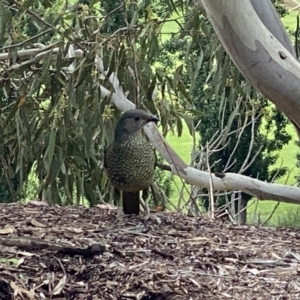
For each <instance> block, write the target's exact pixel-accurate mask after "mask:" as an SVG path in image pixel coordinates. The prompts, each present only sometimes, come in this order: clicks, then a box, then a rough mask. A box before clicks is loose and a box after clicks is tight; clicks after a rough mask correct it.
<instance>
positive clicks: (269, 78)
mask: <svg viewBox="0 0 300 300" xmlns="http://www.w3.org/2000/svg"><path fill="white" fill-rule="evenodd" d="M199 1H200V2H201V3H202V5H203V7H204V9H205V11H206V13H207V15H208V17H209V19H210V21H211V23H212V25H213V27H214V29H215V32H216V34H217V35H218V37H219V39H220V40H221V42H222V44H223V46H224V48H225V50H226V51H227V53H228V54H229V55H230V57H231V59H232V61H233V62H234V63H235V65H236V66H237V67H238V68H239V70H240V71H241V72H242V74H243V75H244V76H245V77H246V78H247V79H248V80H249V81H250V82H251V84H252V85H253V86H254V87H256V88H257V89H258V90H259V91H260V92H261V93H262V94H264V95H265V96H267V97H268V98H269V99H270V100H271V101H272V102H273V103H274V104H275V105H276V106H277V107H278V108H279V109H280V110H282V111H283V112H284V113H285V114H286V115H287V116H288V117H289V118H290V119H291V120H292V122H293V123H294V125H295V126H296V128H297V130H298V133H299V132H300V85H299V80H300V75H299V74H300V64H299V61H298V60H297V59H296V58H295V56H294V51H293V49H292V46H291V43H290V42H289V40H288V37H287V34H286V32H285V30H284V27H283V25H282V24H281V22H280V19H279V18H278V17H277V16H276V12H274V9H272V8H270V1H269V0H230V1H228V0H218V1H211V0H199Z"/></svg>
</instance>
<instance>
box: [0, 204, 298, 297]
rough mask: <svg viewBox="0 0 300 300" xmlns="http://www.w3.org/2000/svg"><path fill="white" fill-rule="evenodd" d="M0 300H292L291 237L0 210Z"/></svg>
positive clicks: (174, 216)
mask: <svg viewBox="0 0 300 300" xmlns="http://www.w3.org/2000/svg"><path fill="white" fill-rule="evenodd" d="M0 299H87V300H88V299H105V300H107V299H138V300H152V299H153V300H154V299H156V300H166V299H167V300H171V299H172V300H175V299H178V300H179V299H182V300H183V299H184V300H189V299H222V300H224V299H239V300H241V299H256V300H260V299H261V300H267V299H282V300H283V299H300V232H299V231H297V230H293V229H276V230H275V229H267V228H256V227H253V226H237V225H233V224H230V223H224V222H221V221H217V220H210V219H208V218H206V217H202V218H193V217H188V216H186V215H182V214H179V213H152V214H151V215H150V216H147V215H146V214H142V215H140V216H130V217H128V216H124V215H123V213H122V212H121V211H120V210H117V209H114V208H113V207H111V206H104V205H103V206H99V207H94V208H89V209H88V208H83V207H59V206H52V207H50V206H48V205H46V204H45V203H43V202H40V203H39V202H35V201H32V202H31V203H29V204H27V205H22V204H19V203H16V204H0Z"/></svg>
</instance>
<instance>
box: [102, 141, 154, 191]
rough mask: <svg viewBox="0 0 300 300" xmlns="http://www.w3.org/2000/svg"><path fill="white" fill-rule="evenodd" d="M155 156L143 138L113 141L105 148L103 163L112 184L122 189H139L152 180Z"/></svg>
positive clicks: (149, 183)
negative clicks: (117, 142) (119, 141)
mask: <svg viewBox="0 0 300 300" xmlns="http://www.w3.org/2000/svg"><path fill="white" fill-rule="evenodd" d="M155 162H156V157H155V153H154V150H153V148H152V146H151V145H150V144H149V142H148V141H147V140H146V139H145V138H143V137H142V138H136V139H128V140H127V141H125V142H123V143H121V144H115V143H113V144H112V145H111V146H110V147H109V148H108V150H107V153H106V158H105V164H106V171H107V175H108V178H109V179H110V181H111V183H112V185H113V186H114V187H115V188H117V189H119V190H122V191H129V192H134V191H139V190H143V189H145V188H147V187H148V186H149V185H151V183H152V181H153V175H154V169H155Z"/></svg>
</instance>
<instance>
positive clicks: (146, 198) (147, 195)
mask: <svg viewBox="0 0 300 300" xmlns="http://www.w3.org/2000/svg"><path fill="white" fill-rule="evenodd" d="M148 197H149V189H148V188H146V189H144V190H143V191H142V198H143V200H144V202H145V205H146V209H147V215H148V216H150V209H149V203H148Z"/></svg>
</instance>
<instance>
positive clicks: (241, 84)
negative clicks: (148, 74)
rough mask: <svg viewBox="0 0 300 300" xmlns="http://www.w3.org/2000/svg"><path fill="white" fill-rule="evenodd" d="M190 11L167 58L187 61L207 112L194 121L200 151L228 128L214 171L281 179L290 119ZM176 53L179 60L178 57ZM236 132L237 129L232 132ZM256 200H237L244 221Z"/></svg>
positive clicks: (192, 86)
mask: <svg viewBox="0 0 300 300" xmlns="http://www.w3.org/2000/svg"><path fill="white" fill-rule="evenodd" d="M273 2H274V4H275V6H276V8H277V9H278V12H279V14H280V16H281V17H283V16H284V15H285V14H286V13H287V10H286V9H285V8H284V7H283V6H281V5H278V2H277V1H273ZM187 10H188V12H187V16H186V18H185V22H184V24H183V27H184V30H185V31H184V30H183V31H182V32H181V33H179V34H177V35H176V36H173V37H172V38H171V39H170V40H168V41H166V42H165V44H164V49H165V51H164V53H163V54H162V56H161V62H162V63H164V65H167V66H169V68H171V69H173V70H174V69H175V67H176V65H175V63H174V61H184V62H185V70H186V72H185V81H184V82H185V84H186V86H187V87H188V88H189V90H190V97H191V99H192V102H193V103H194V104H195V107H196V109H197V110H198V111H199V112H201V116H200V117H196V118H195V119H194V125H195V126H196V125H197V124H198V123H199V124H198V126H197V130H198V132H199V134H200V149H201V148H203V147H204V148H205V146H206V145H207V143H209V141H210V140H211V138H212V137H213V136H214V134H215V133H216V132H218V131H219V132H224V129H225V128H226V131H225V132H224V139H223V142H222V147H220V149H218V150H217V151H216V149H210V150H214V151H212V153H211V154H210V159H209V161H210V165H211V166H212V168H211V172H213V173H214V172H233V173H242V174H244V175H247V176H250V177H255V178H256V177H259V178H260V179H261V180H266V181H273V180H274V179H275V178H280V177H281V176H283V175H285V174H286V172H287V170H286V168H279V169H274V168H272V166H273V165H274V163H275V162H276V160H277V158H278V153H279V151H280V150H281V149H282V147H283V146H284V145H286V144H287V143H288V142H289V141H290V140H291V136H290V135H289V134H288V133H287V131H286V126H287V124H288V120H287V118H286V117H285V116H284V115H283V114H282V113H280V112H279V111H278V109H276V108H275V107H274V106H272V105H270V102H268V101H267V99H266V98H264V97H262V96H261V95H260V94H258V93H257V92H256V91H255V89H253V88H252V87H251V86H249V84H247V83H246V80H245V78H244V77H243V76H242V75H241V73H240V72H239V71H238V70H237V69H236V67H235V66H234V65H233V63H232V62H231V61H230V59H229V57H228V55H227V54H226V53H225V51H224V50H223V48H222V47H220V45H219V42H218V40H217V37H216V35H215V34H214V31H213V28H212V26H211V25H210V23H209V22H208V20H207V19H206V17H205V16H199V14H198V12H197V11H195V10H194V9H188V8H187ZM184 32H186V33H184ZM216 48H219V49H218V50H216ZM187 53H188V55H187ZM174 56H175V57H176V59H175V60H174V59H172V58H173V57H174ZM171 57H172V58H171ZM196 61H197V62H198V63H197V64H195V62H196ZM239 98H242V101H239ZM182 105H183V106H184V104H182ZM251 117H253V118H254V119H255V123H254V124H253V126H250V125H248V126H245V128H243V131H242V135H241V132H240V129H241V128H242V127H243V122H244V120H245V118H251ZM199 121H200V122H199ZM231 131H234V132H236V133H235V134H234V135H227V136H226V133H229V132H231ZM200 149H199V150H200ZM208 151H209V150H208ZM249 151H250V152H249ZM253 157H255V159H254V160H253V161H252V159H253ZM233 158H234V159H233ZM246 166H247V167H246ZM199 192H200V193H201V194H207V197H200V199H199V200H201V201H202V203H203V205H204V207H205V208H206V209H208V206H209V201H208V193H207V189H204V190H199ZM216 196H217V195H216ZM226 198H227V197H226V196H217V205H218V206H222V207H223V206H224V204H226V203H228V202H229V200H228V199H227V201H226ZM251 198H252V197H251V196H250V195H247V194H245V193H242V194H241V198H240V199H236V200H235V201H234V202H235V203H234V210H233V212H232V213H233V214H234V215H238V214H239V210H242V215H241V216H240V218H241V221H242V222H243V223H245V222H246V206H247V202H248V200H249V199H251ZM239 202H241V203H239Z"/></svg>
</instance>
